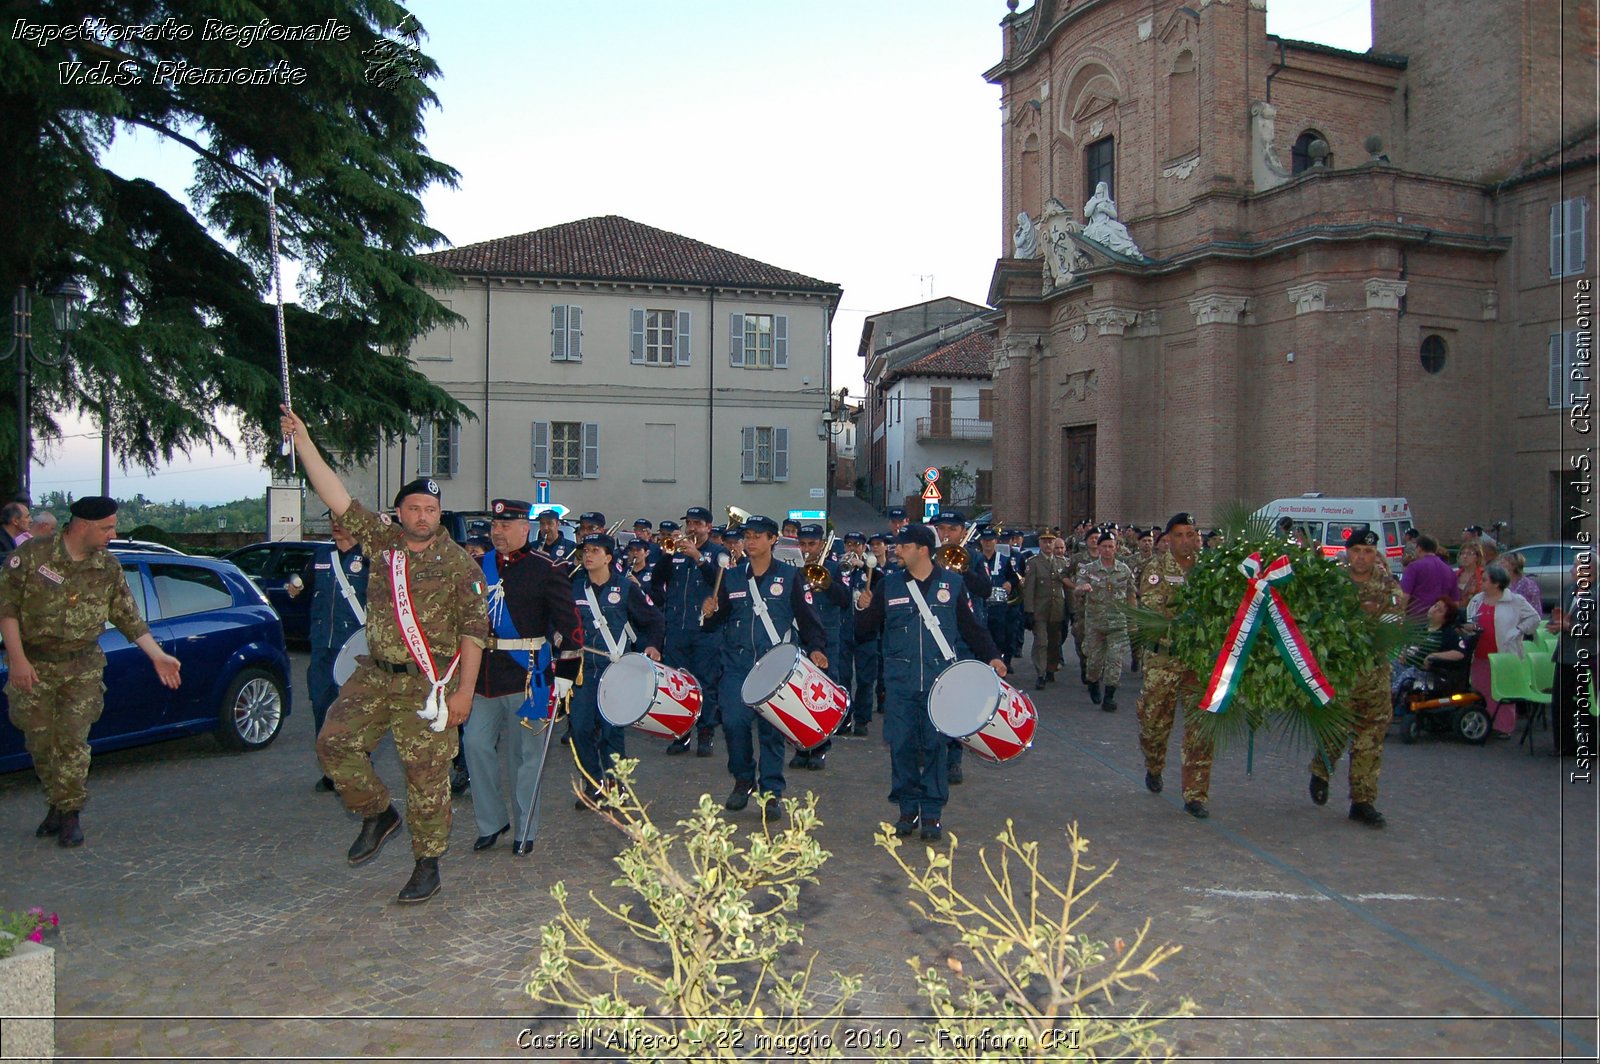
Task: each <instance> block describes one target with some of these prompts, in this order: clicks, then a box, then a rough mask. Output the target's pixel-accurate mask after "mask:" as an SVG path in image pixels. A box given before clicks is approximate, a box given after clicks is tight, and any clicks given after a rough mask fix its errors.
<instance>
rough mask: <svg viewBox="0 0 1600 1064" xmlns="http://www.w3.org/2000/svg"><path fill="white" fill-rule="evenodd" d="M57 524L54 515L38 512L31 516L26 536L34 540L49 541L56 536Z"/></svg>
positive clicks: (43, 511) (42, 511) (44, 511)
mask: <svg viewBox="0 0 1600 1064" xmlns="http://www.w3.org/2000/svg"><path fill="white" fill-rule="evenodd" d="M59 523H60V522H58V521H57V520H56V515H55V514H53V513H51V512H50V511H49V510H40V511H39V512H38V513H36V514H34V515H33V522H32V523H31V524H29V525H28V534H29V535H30V536H32V537H33V538H34V539H49V538H50V537H51V536H53V535H55V534H56V527H57V526H58V525H59Z"/></svg>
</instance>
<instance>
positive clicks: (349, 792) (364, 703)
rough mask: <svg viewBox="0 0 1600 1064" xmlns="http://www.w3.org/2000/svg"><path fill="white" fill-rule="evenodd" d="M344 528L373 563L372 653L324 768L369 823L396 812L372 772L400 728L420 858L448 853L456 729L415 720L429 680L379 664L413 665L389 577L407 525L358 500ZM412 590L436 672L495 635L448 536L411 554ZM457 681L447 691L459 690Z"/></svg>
mask: <svg viewBox="0 0 1600 1064" xmlns="http://www.w3.org/2000/svg"><path fill="white" fill-rule="evenodd" d="M340 523H341V524H343V525H344V527H345V528H346V529H348V530H349V532H350V534H351V535H352V536H354V537H355V538H356V539H357V540H358V541H360V543H361V547H362V550H363V552H364V553H365V554H366V556H367V557H368V558H370V559H372V578H371V581H370V582H369V584H368V588H367V591H368V596H367V603H368V605H367V645H368V647H369V648H370V649H371V657H362V658H360V659H359V660H360V663H361V664H360V667H359V668H357V669H356V673H355V675H354V676H352V677H351V678H350V681H349V682H348V683H346V684H345V685H344V687H343V688H342V689H341V690H340V692H339V700H338V701H337V702H335V703H334V704H333V706H332V707H331V708H330V709H329V710H328V720H327V723H326V724H324V725H323V728H322V733H321V734H320V735H318V736H317V755H318V756H319V757H320V758H321V759H322V771H323V772H325V773H327V774H328V776H329V777H330V778H331V779H332V780H333V782H334V784H335V786H336V787H337V788H338V791H339V797H340V798H342V799H343V800H344V805H345V808H346V809H348V810H350V811H351V812H352V813H355V814H357V815H359V816H361V817H362V818H363V819H366V818H369V817H376V816H378V815H379V814H381V813H382V812H383V811H384V810H385V809H387V808H388V807H389V790H388V788H387V787H385V786H384V784H383V781H382V780H380V779H379V778H378V775H377V773H376V772H374V771H373V769H372V763H371V762H370V761H369V760H368V759H367V754H368V753H370V752H371V751H372V750H373V748H374V747H376V746H377V745H378V741H379V740H380V739H382V738H383V733H384V732H386V731H391V730H392V731H393V732H394V747H395V752H396V753H397V754H399V755H400V761H401V764H403V765H404V766H405V775H406V828H407V829H408V830H409V831H410V832H411V851H412V853H413V854H414V855H415V856H416V857H417V858H418V859H419V860H420V859H421V858H424V857H438V856H440V855H441V854H443V853H444V851H445V849H446V847H447V845H448V843H449V839H450V759H451V758H453V757H455V754H456V744H457V742H458V739H457V731H456V729H455V728H446V729H445V730H444V731H442V732H435V731H432V730H430V729H429V727H428V722H427V721H424V720H423V719H422V718H421V717H419V716H417V710H419V709H421V708H422V706H423V703H424V701H425V700H426V698H427V696H428V690H429V684H428V680H427V677H425V676H423V675H421V674H420V673H419V672H416V671H414V670H415V666H414V665H413V666H412V669H411V670H408V671H406V672H400V673H395V672H389V671H385V670H383V669H381V668H379V667H378V665H377V664H375V662H388V663H391V664H402V663H409V662H410V661H411V655H410V652H409V651H408V650H407V649H406V644H405V640H404V638H403V637H402V636H401V634H400V626H399V622H398V621H397V620H396V618H395V611H394V595H393V589H392V587H391V584H390V578H389V559H390V552H391V551H397V550H405V549H406V546H405V537H404V535H403V533H402V532H401V530H400V526H399V525H396V524H392V523H390V520H389V518H387V517H379V516H378V515H377V514H374V513H373V512H372V511H371V510H368V509H367V508H366V507H364V506H362V505H361V504H360V503H351V504H350V509H349V510H347V511H345V513H344V515H343V516H342V517H341V518H340ZM407 560H408V561H409V563H410V564H409V571H408V574H407V577H408V578H407V584H408V586H409V588H410V590H411V602H412V608H413V609H414V610H415V611H416V619H417V627H418V628H419V629H421V631H422V635H423V637H424V638H425V639H426V640H427V642H428V649H429V650H430V651H432V653H433V660H434V668H435V669H437V670H438V671H439V672H440V673H443V672H444V671H445V670H446V669H448V668H449V667H450V659H451V658H452V657H453V656H454V655H455V653H456V649H457V648H458V647H459V646H460V645H461V640H462V639H470V640H472V641H473V642H475V643H477V644H478V645H479V646H483V645H484V644H485V642H486V641H487V639H488V635H489V613H488V607H487V604H486V603H485V600H484V594H485V586H484V578H483V572H482V570H480V569H479V568H478V566H477V564H476V563H475V562H473V560H472V558H471V556H470V555H468V554H467V552H466V551H465V550H463V549H462V548H461V547H459V546H457V545H456V544H455V543H454V542H453V541H451V539H450V537H449V536H447V535H445V534H444V533H443V532H441V533H440V534H439V537H438V538H437V539H435V540H434V541H433V543H432V544H431V545H430V546H428V547H427V548H426V549H424V550H421V551H412V552H409V553H408V555H407ZM458 685H459V677H456V678H452V680H451V681H450V683H449V685H448V686H447V687H446V691H447V692H454V691H455V689H456V688H457V686H458Z"/></svg>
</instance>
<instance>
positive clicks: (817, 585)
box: [800, 532, 833, 592]
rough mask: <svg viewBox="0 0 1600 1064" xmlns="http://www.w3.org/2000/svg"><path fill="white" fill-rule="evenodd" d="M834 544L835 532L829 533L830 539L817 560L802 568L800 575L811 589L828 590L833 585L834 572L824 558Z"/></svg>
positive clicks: (807, 587)
mask: <svg viewBox="0 0 1600 1064" xmlns="http://www.w3.org/2000/svg"><path fill="white" fill-rule="evenodd" d="M832 546H833V533H832V532H829V533H828V541H827V542H826V543H824V544H823V545H822V550H821V551H820V552H819V553H818V554H817V558H816V560H815V561H813V562H810V563H808V564H807V565H805V566H803V567H802V568H801V569H800V576H801V578H802V579H804V580H805V582H806V589H807V590H809V591H813V592H815V591H826V590H828V589H829V588H830V587H832V586H833V574H832V573H830V572H828V567H827V566H826V565H824V564H822V560H823V559H824V558H826V557H827V556H828V548H829V547H832Z"/></svg>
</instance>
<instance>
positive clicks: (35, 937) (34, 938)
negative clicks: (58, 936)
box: [28, 927, 44, 942]
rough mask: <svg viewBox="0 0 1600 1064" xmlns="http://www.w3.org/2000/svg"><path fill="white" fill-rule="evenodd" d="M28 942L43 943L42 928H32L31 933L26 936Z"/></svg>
mask: <svg viewBox="0 0 1600 1064" xmlns="http://www.w3.org/2000/svg"><path fill="white" fill-rule="evenodd" d="M28 941H29V942H43V941H44V928H42V927H36V928H34V929H33V933H32V934H30V935H29V936H28Z"/></svg>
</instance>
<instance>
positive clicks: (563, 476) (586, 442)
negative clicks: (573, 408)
mask: <svg viewBox="0 0 1600 1064" xmlns="http://www.w3.org/2000/svg"><path fill="white" fill-rule="evenodd" d="M569 425H571V426H576V428H577V432H576V438H575V439H571V440H561V439H557V430H558V429H561V428H563V427H565V426H569ZM563 435H564V433H563ZM558 449H561V450H568V449H570V450H571V452H572V453H571V454H570V455H568V454H558ZM558 461H560V462H562V463H563V464H562V465H561V467H560V471H559V472H558V471H557V465H556V463H557V462H558ZM570 463H576V465H573V464H570ZM533 476H534V477H535V478H537V479H541V480H594V479H596V478H597V477H599V476H600V423H599V422H598V421H535V422H534V423H533Z"/></svg>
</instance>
